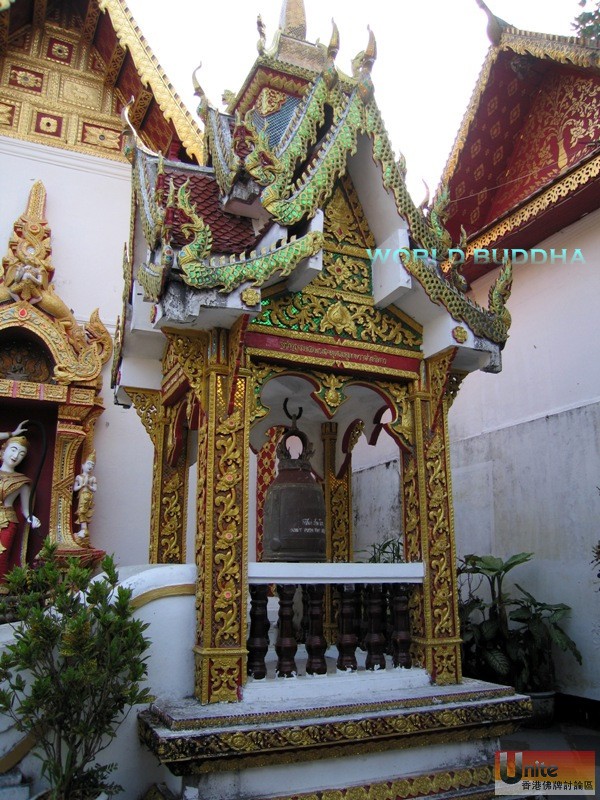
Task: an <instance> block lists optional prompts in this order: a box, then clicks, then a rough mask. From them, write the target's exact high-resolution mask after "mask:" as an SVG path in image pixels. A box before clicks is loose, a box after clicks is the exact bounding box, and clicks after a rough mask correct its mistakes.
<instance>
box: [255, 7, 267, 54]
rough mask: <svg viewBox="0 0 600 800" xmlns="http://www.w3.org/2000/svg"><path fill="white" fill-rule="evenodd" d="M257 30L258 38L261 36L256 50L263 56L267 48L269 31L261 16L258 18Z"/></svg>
mask: <svg viewBox="0 0 600 800" xmlns="http://www.w3.org/2000/svg"><path fill="white" fill-rule="evenodd" d="M256 29H257V30H258V36H259V39H258V42H257V43H256V49H257V50H258V52H259V53H260V54H261V55H262V54H263V53H264V52H265V46H266V42H267V38H266V33H267V29H266V27H265V23H264V22H263V20H262V17H261V15H260V14H259V15H258V17H257V18H256Z"/></svg>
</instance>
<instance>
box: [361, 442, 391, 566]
mask: <svg viewBox="0 0 600 800" xmlns="http://www.w3.org/2000/svg"><path fill="white" fill-rule="evenodd" d="M396 450H397V448H396ZM352 517H353V519H352V528H353V534H354V553H355V559H356V560H357V561H367V560H368V558H369V556H370V555H371V545H372V544H373V543H374V542H383V541H385V540H386V539H392V538H394V537H397V536H398V535H399V534H400V531H401V529H402V506H401V499H400V465H399V463H398V459H397V458H396V459H395V460H390V461H386V462H385V463H384V464H376V465H374V466H371V467H366V468H365V469H362V470H360V471H358V472H354V473H353V475H352Z"/></svg>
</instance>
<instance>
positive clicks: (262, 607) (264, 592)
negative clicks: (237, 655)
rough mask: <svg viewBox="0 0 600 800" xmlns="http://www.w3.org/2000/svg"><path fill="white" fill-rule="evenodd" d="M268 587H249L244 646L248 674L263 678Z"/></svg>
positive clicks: (264, 673) (266, 641)
mask: <svg viewBox="0 0 600 800" xmlns="http://www.w3.org/2000/svg"><path fill="white" fill-rule="evenodd" d="M268 594H269V587H268V586H260V585H258V586H251V587H250V633H249V634H248V641H247V642H246V647H247V648H248V666H247V668H246V669H247V672H248V675H252V676H253V677H254V678H258V679H260V678H265V677H266V675H267V668H266V666H265V656H266V655H267V650H268V649H269V617H268V616H267V602H268Z"/></svg>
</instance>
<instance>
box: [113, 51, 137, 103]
mask: <svg viewBox="0 0 600 800" xmlns="http://www.w3.org/2000/svg"><path fill="white" fill-rule="evenodd" d="M117 89H118V90H119V91H120V92H121V95H122V96H123V97H124V98H125V100H126V101H129V98H130V97H137V96H138V94H139V93H140V91H141V90H142V83H141V81H140V77H139V75H138V73H137V70H136V68H135V64H134V63H133V59H132V58H131V53H129V52H128V53H127V55H126V56H125V60H124V61H123V66H122V67H121V71H120V72H119V79H118V81H117Z"/></svg>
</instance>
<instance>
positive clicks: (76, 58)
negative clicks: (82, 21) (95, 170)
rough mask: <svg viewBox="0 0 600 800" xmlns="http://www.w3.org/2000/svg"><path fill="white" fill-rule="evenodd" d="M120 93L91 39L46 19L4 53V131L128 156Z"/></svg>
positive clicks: (0, 107)
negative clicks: (124, 151)
mask: <svg viewBox="0 0 600 800" xmlns="http://www.w3.org/2000/svg"><path fill="white" fill-rule="evenodd" d="M116 103H117V101H116V96H115V94H114V92H113V90H112V89H111V88H110V86H109V85H107V84H105V82H104V71H103V68H102V66H101V65H100V63H99V62H98V58H97V55H96V54H95V52H94V49H93V47H92V45H91V44H90V43H89V42H87V41H84V40H83V39H82V38H81V37H80V36H79V35H78V34H77V33H76V32H74V31H72V30H66V29H63V28H61V27H59V26H58V25H55V24H53V23H51V22H50V21H46V24H45V26H44V27H41V28H34V29H31V30H28V31H27V32H26V34H25V33H24V34H23V35H22V36H21V37H20V38H19V39H18V40H16V42H12V43H11V44H9V46H8V48H7V49H6V52H5V54H4V57H3V58H2V59H0V134H2V135H3V136H12V137H15V138H19V139H25V140H28V141H32V142H38V143H41V144H49V145H51V146H55V147H56V146H58V147H64V148H67V149H70V150H77V151H79V152H82V153H87V154H90V155H100V156H103V157H105V158H106V157H108V158H112V159H115V160H119V161H121V160H124V157H123V156H122V154H121V140H122V132H121V128H122V126H121V122H120V117H119V114H118V112H117V105H116Z"/></svg>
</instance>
